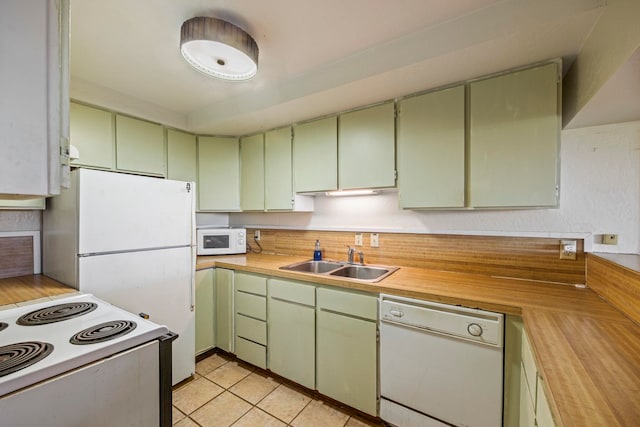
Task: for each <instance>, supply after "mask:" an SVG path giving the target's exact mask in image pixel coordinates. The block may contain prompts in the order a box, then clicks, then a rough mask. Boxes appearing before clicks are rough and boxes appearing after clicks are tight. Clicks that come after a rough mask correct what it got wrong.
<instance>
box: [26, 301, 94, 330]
mask: <svg viewBox="0 0 640 427" xmlns="http://www.w3.org/2000/svg"><path fill="white" fill-rule="evenodd" d="M96 308H98V304H96V303H93V302H75V303H68V304H57V305H52V306H50V307H45V308H41V309H40V310H35V311H32V312H30V313H27V314H25V315H23V316H20V318H19V319H18V320H16V323H17V324H18V325H22V326H36V325H46V324H48V323H55V322H62V321H63V320H67V319H73V318H74V317H79V316H82V315H83V314H87V313H90V312H92V311H93V310H95V309H96Z"/></svg>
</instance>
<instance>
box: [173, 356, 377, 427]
mask: <svg viewBox="0 0 640 427" xmlns="http://www.w3.org/2000/svg"><path fill="white" fill-rule="evenodd" d="M173 425H174V426H179V427H198V426H200V427H227V426H234V427H263V426H264V427H281V426H282V427H284V426H293V427H366V426H381V425H383V424H375V423H371V422H370V421H368V420H363V419H360V418H358V417H355V416H351V415H350V414H349V413H346V412H344V411H342V410H340V409H338V408H335V407H333V406H331V405H330V404H328V403H327V402H324V401H322V400H318V399H315V398H313V397H312V396H309V395H307V394H305V393H304V392H302V391H300V390H297V389H295V388H292V387H290V386H288V385H286V384H282V383H280V382H279V381H278V380H277V379H274V378H271V377H269V376H267V375H266V374H265V373H264V371H261V370H257V369H254V368H253V367H251V366H250V365H247V364H244V363H241V362H240V363H239V362H238V361H236V360H235V359H232V358H229V357H227V356H225V355H221V354H214V355H212V356H209V357H208V358H206V359H204V360H202V361H200V362H198V363H197V364H196V374H195V379H194V380H192V381H190V382H188V383H186V384H184V385H182V386H180V387H178V388H176V389H174V391H173Z"/></svg>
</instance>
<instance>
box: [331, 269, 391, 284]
mask: <svg viewBox="0 0 640 427" xmlns="http://www.w3.org/2000/svg"><path fill="white" fill-rule="evenodd" d="M396 270H397V268H395V267H390V268H382V267H370V266H365V265H346V266H344V267H342V268H340V269H338V270H335V271H332V272H331V273H329V274H330V275H332V276H340V277H348V278H349V279H357V280H366V281H370V282H375V281H379V280H382V279H383V278H385V277H387V276H388V275H389V274H391V273H393V272H394V271H396Z"/></svg>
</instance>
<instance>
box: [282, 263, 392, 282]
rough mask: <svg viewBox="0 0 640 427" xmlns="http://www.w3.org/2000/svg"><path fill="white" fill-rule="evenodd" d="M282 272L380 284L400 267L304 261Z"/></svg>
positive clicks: (287, 267) (285, 267) (291, 265)
mask: <svg viewBox="0 0 640 427" xmlns="http://www.w3.org/2000/svg"><path fill="white" fill-rule="evenodd" d="M280 269H281V270H288V271H297V272H300V273H313V274H324V275H328V276H335V277H345V278H348V279H353V280H361V281H363V282H372V283H373V282H379V281H380V280H382V279H384V278H385V277H387V276H389V275H390V274H391V273H393V272H394V271H396V270H398V267H387V266H372V265H360V264H349V263H346V262H337V261H303V262H298V263H295V264H289V265H285V266H282V267H280Z"/></svg>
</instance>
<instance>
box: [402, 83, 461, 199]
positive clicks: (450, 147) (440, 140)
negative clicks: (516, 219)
mask: <svg viewBox="0 0 640 427" xmlns="http://www.w3.org/2000/svg"><path fill="white" fill-rule="evenodd" d="M464 105H465V104H464V86H456V87H453V88H449V89H444V90H439V91H437V92H430V93H427V94H424V95H420V96H415V97H412V98H406V99H403V100H401V101H399V102H398V141H397V144H398V147H397V148H398V198H399V201H400V207H401V208H408V209H416V208H417V209H420V208H452V207H453V208H461V207H464V203H465V200H464V196H465V157H464V155H465V149H464V147H465V125H464V120H465V107H464Z"/></svg>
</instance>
